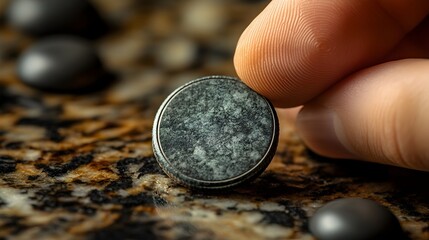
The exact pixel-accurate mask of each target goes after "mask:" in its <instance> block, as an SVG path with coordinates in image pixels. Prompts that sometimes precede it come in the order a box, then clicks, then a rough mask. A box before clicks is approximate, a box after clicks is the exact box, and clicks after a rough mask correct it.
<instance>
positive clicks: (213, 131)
mask: <svg viewBox="0 0 429 240" xmlns="http://www.w3.org/2000/svg"><path fill="white" fill-rule="evenodd" d="M277 140H278V120H277V116H276V113H275V110H274V108H273V107H272V105H271V104H270V102H268V100H267V99H265V98H264V97H262V96H260V95H259V94H257V93H256V92H254V91H253V90H252V89H250V88H249V87H247V86H246V85H245V84H244V83H242V82H241V81H240V80H238V79H236V78H232V77H225V76H211V77H205V78H201V79H197V80H195V81H192V82H190V83H188V84H186V85H184V86H182V87H180V88H179V89H177V90H176V91H175V92H173V93H172V94H171V95H170V96H169V97H168V98H167V99H166V100H165V101H164V103H163V104H162V105H161V107H160V109H159V110H158V113H157V115H156V117H155V122H154V127H153V148H154V153H155V156H156V158H157V160H158V162H159V164H160V166H161V167H162V169H163V170H164V171H165V172H166V173H167V175H169V176H170V177H172V178H173V179H175V180H176V181H178V182H179V183H181V184H183V185H186V186H189V187H191V188H202V189H220V188H228V187H232V186H235V185H237V184H240V183H243V182H245V181H248V180H250V179H252V178H254V177H256V176H257V175H259V174H260V173H261V172H262V171H263V170H264V169H265V168H266V167H267V166H268V164H269V163H270V161H271V159H272V157H273V155H274V153H275V150H276V147H277Z"/></svg>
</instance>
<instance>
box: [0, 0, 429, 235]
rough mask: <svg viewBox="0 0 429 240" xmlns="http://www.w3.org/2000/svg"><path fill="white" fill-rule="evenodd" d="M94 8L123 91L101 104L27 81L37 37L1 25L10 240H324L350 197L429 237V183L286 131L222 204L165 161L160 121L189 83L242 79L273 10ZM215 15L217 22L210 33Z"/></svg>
mask: <svg viewBox="0 0 429 240" xmlns="http://www.w3.org/2000/svg"><path fill="white" fill-rule="evenodd" d="M94 3H95V4H96V5H97V6H98V8H99V9H100V11H101V12H102V13H103V15H104V16H105V18H106V19H107V20H108V21H109V22H111V24H112V26H113V28H112V30H111V31H110V32H109V33H108V34H107V35H106V36H104V37H102V38H100V39H97V40H94V44H95V45H96V46H97V48H98V50H99V51H100V53H101V55H102V57H103V59H104V61H105V64H106V65H107V66H108V67H109V69H111V70H112V72H114V73H115V75H116V79H117V80H116V81H115V82H113V83H111V84H110V85H109V86H107V87H106V88H105V89H102V90H100V91H97V92H93V93H88V94H81V95H55V94H48V93H42V92H39V91H36V90H33V89H30V88H28V87H26V86H24V85H22V84H21V83H19V81H18V79H17V77H16V74H15V62H16V57H17V56H19V54H20V53H21V52H22V50H23V49H25V48H26V47H28V46H29V45H31V43H32V42H34V41H35V39H31V38H28V37H24V36H22V35H20V34H18V33H16V32H15V31H13V30H12V29H9V28H8V27H7V26H6V25H5V24H4V22H3V20H2V19H3V18H0V239H8V238H14V239H189V238H191V239H237V240H239V239H246V240H247V239H313V237H312V236H311V234H310V233H309V232H308V226H307V225H308V224H307V223H308V218H309V216H311V215H312V214H313V213H314V211H315V210H316V209H317V208H318V207H320V206H322V205H323V204H325V203H326V202H328V201H330V200H333V199H336V198H341V197H363V198H369V199H373V200H375V201H377V202H379V203H381V204H383V205H384V206H386V207H388V208H389V209H391V210H392V211H393V212H394V213H395V214H396V216H397V217H398V219H399V220H400V222H401V225H402V227H403V228H404V230H405V231H406V233H407V235H408V236H409V237H410V239H429V191H428V187H427V184H428V182H429V174H427V173H422V172H416V171H411V170H405V169H399V168H394V167H387V166H381V165H376V164H370V163H363V162H351V161H345V160H341V161H333V160H330V159H326V158H322V157H320V156H317V155H315V154H313V153H311V152H310V151H309V150H307V149H306V148H305V146H304V145H303V144H302V143H301V141H300V139H299V138H298V136H297V135H296V133H295V131H294V128H293V126H292V125H290V124H288V123H287V122H284V121H283V122H281V130H280V131H281V135H280V141H279V146H278V149H277V153H276V155H275V157H274V160H273V162H272V163H271V165H270V166H269V167H268V169H267V170H266V171H265V172H264V173H263V174H262V176H260V177H259V178H257V179H256V180H254V181H253V182H251V183H249V184H247V185H245V186H242V187H239V188H236V189H233V190H231V191H228V192H215V193H204V192H197V191H191V190H188V189H186V188H183V187H181V186H178V185H176V184H175V183H174V182H172V181H171V180H170V179H169V178H168V177H167V176H166V175H165V174H163V173H162V171H161V170H160V168H159V166H158V165H157V163H156V160H155V159H154V156H153V152H152V146H151V127H152V121H153V117H154V114H155V112H156V110H157V108H158V106H159V105H160V103H161V102H162V100H163V99H164V98H165V97H166V96H167V95H168V93H170V92H171V91H172V90H173V89H175V88H176V87H177V86H179V85H181V84H183V83H185V82H187V81H189V80H192V79H195V78H197V77H201V76H205V75H213V74H216V75H219V74H222V75H235V73H234V68H233V64H232V57H233V51H234V47H235V44H236V42H237V40H238V37H239V35H240V34H241V32H242V31H243V30H244V28H245V26H246V25H247V24H249V23H250V21H251V20H252V18H253V17H255V16H256V15H257V14H258V12H259V11H261V9H263V7H264V6H265V5H266V4H267V2H265V1H244V0H243V1H239V0H234V1H213V2H207V1H183V2H182V1H180V3H181V4H179V3H177V1H173V0H172V1H168V0H163V1H137V0H124V1H116V0H107V1H106V0H97V1H94ZM204 4H206V5H204ZM207 4H209V6H208V5H207ZM210 4H211V5H210ZM1 5H4V4H0V9H2V6H1ZM199 14H200V15H199ZM207 14H209V15H207ZM201 16H205V17H204V18H207V19H208V20H207V19H206V20H205V21H209V20H210V18H211V21H209V22H205V23H204V22H203V23H202V24H206V25H204V26H205V27H203V28H202V27H201V26H200V25H198V24H199V23H198V21H193V20H195V19H198V18H199V17H201ZM207 16H209V17H207ZM216 19H218V21H214V20H216ZM173 40H174V41H173Z"/></svg>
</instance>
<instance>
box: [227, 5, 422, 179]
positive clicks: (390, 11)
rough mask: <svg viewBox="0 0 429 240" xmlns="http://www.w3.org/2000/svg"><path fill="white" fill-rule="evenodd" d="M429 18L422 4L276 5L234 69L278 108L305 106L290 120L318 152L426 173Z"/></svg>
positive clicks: (256, 24)
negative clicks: (293, 120) (293, 121)
mask: <svg viewBox="0 0 429 240" xmlns="http://www.w3.org/2000/svg"><path fill="white" fill-rule="evenodd" d="M428 13H429V1H426V0H410V1H403V0H376V1H374V0H350V1H343V0H318V1H316V0H288V1H285V0H274V1H272V2H270V3H269V4H268V6H267V7H266V9H265V10H264V11H263V12H262V13H261V14H260V15H259V16H257V17H256V18H255V20H254V21H253V22H252V23H251V24H250V26H249V27H248V28H247V29H246V30H245V31H244V32H243V34H242V36H241V38H240V40H239V42H238V45H237V49H236V54H235V57H234V64H235V67H236V70H237V73H238V75H239V76H240V78H241V79H242V80H243V81H244V82H245V83H246V84H248V85H249V86H250V87H251V88H253V89H254V90H256V91H257V92H259V93H260V94H262V95H264V96H266V97H267V98H268V99H270V100H271V101H272V102H273V103H274V105H275V106H277V107H283V108H285V107H286V108H290V107H296V106H300V105H303V108H302V109H301V111H300V112H299V114H298V116H297V114H296V113H295V114H293V113H292V114H289V116H292V118H296V121H297V128H298V132H299V133H300V135H301V137H302V139H303V140H304V142H305V143H306V144H307V145H308V146H309V147H310V148H311V149H312V150H314V151H315V152H317V153H319V154H322V155H325V156H328V157H333V158H353V159H362V160H368V161H373V162H379V163H385V164H391V165H396V166H402V167H407V168H412V169H418V170H424V171H429V148H427V146H426V144H425V143H426V142H427V141H429V126H427V124H426V123H427V122H428V120H429V111H427V109H428V108H427V107H428V106H427V105H428V104H429V101H428V100H429V99H427V98H428V97H427V92H428V91H429V79H428V78H429V77H428V76H429V60H427V59H426V58H428V56H429V44H428V43H429V18H428V17H427V16H428ZM295 112H297V111H296V110H295Z"/></svg>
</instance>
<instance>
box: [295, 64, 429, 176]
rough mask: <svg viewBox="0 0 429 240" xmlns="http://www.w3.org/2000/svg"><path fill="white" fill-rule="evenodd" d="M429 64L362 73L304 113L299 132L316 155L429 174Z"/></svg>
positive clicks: (392, 66)
mask: <svg viewBox="0 0 429 240" xmlns="http://www.w3.org/2000/svg"><path fill="white" fill-rule="evenodd" d="M428 76H429V60H423V59H408V60H400V61H394V62H388V63H385V64H381V65H377V66H375V67H371V68H368V69H366V70H362V71H360V72H357V73H356V74H354V75H352V76H350V77H348V78H347V79H345V80H344V81H341V82H340V83H337V84H336V85H334V86H333V87H332V88H330V90H328V91H327V92H325V93H323V94H322V95H320V96H319V97H317V98H315V99H314V100H312V101H311V102H309V103H308V104H306V105H305V106H304V108H303V109H302V110H301V111H300V113H299V114H298V117H297V127H298V131H299V133H300V135H301V137H302V138H303V140H304V141H305V142H306V143H307V145H308V146H309V147H310V148H312V149H313V150H314V151H315V152H317V153H319V154H321V155H325V156H329V157H334V158H354V159H363V160H368V161H373V162H379V163H385V164H391V165H396V166H402V167H407V168H412V169H418V170H425V171H429V147H428V144H427V143H428V142H429V125H428V122H429V111H428V109H429V94H428V92H429V81H428V80H429V78H428Z"/></svg>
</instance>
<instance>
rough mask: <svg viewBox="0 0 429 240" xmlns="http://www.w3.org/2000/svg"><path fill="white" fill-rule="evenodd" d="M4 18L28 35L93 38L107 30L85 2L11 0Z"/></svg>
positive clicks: (90, 5)
mask: <svg viewBox="0 0 429 240" xmlns="http://www.w3.org/2000/svg"><path fill="white" fill-rule="evenodd" d="M6 18H7V20H8V22H9V24H10V25H12V26H13V27H15V28H16V29H18V30H20V31H22V32H23V33H25V34H28V35H32V36H44V35H51V34H76V35H80V36H84V37H88V38H95V37H98V36H100V35H102V34H103V33H104V32H105V31H106V30H107V25H106V23H105V21H104V20H102V18H101V17H100V14H99V13H98V12H97V10H96V9H95V7H94V6H93V5H92V4H91V3H90V2H89V1H87V0H11V1H10V3H9V5H8V7H7V10H6Z"/></svg>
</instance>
